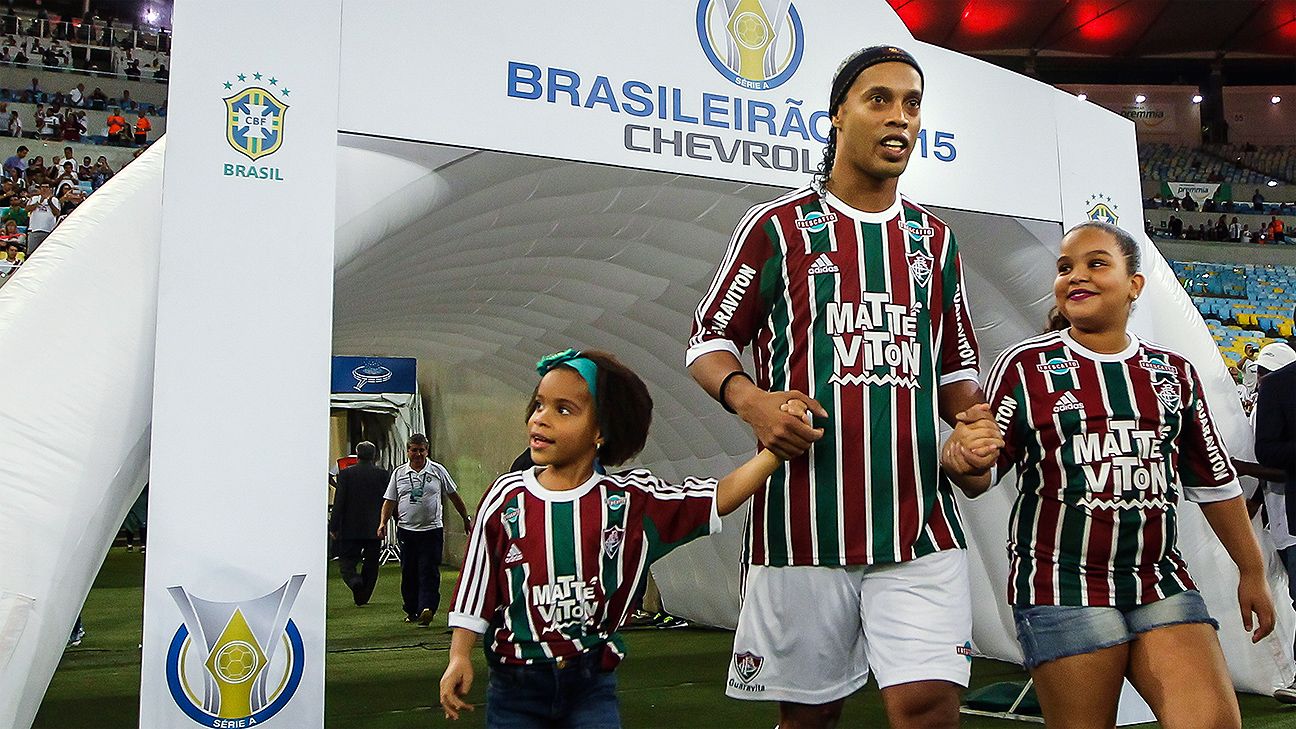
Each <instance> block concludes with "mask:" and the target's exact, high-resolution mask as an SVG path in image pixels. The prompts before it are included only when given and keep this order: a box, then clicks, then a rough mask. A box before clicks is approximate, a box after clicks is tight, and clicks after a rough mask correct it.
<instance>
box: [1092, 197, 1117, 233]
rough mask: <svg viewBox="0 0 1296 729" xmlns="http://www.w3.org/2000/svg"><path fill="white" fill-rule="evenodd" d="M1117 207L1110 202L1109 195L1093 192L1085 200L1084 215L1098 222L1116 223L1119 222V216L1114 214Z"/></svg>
mask: <svg viewBox="0 0 1296 729" xmlns="http://www.w3.org/2000/svg"><path fill="white" fill-rule="evenodd" d="M1118 209H1119V207H1118V206H1117V205H1116V203H1114V202H1112V198H1111V195H1104V194H1103V193H1101V192H1100V193H1095V194H1093V195H1091V196H1089V199H1088V200H1085V215H1087V216H1088V217H1089V219H1090V220H1092V221H1095V222H1098V223H1107V224H1108V225H1116V224H1117V223H1119V222H1120V216H1119V215H1117V214H1116V211H1117V210H1118Z"/></svg>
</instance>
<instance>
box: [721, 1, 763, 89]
mask: <svg viewBox="0 0 1296 729" xmlns="http://www.w3.org/2000/svg"><path fill="white" fill-rule="evenodd" d="M725 30H728V31H729V41H730V44H731V45H730V49H731V51H730V53H731V58H732V57H734V56H736V58H737V68H735V69H734V70H735V71H737V72H738V75H739V76H742V77H743V78H746V79H751V80H753V81H764V80H765V79H767V78H769V77H770V76H772V75H774V74H772V73H771V71H772V70H773V69H772V68H771V63H770V59H769V56H770V51H771V50H772V47H773V45H774V37H775V36H774V25H773V23H771V22H770V20H769V18H768V17H766V15H765V8H763V7H761V4H760V0H740V1H739V3H738V5H737V6H736V7H735V8H734V9H733V10H732V11H731V14H730V15H729V23H728V24H727V25H726V26H725Z"/></svg>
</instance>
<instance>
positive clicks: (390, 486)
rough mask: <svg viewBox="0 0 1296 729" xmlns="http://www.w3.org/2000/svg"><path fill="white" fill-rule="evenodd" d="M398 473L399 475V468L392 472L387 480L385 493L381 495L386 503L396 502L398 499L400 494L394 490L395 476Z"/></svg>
mask: <svg viewBox="0 0 1296 729" xmlns="http://www.w3.org/2000/svg"><path fill="white" fill-rule="evenodd" d="M398 473H400V469H399V468H398V469H396V470H394V471H392V472H391V476H390V477H389V478H388V479H387V492H386V493H384V494H383V498H384V499H387V500H388V501H397V500H399V499H400V494H399V493H398V492H397V490H396V474H398Z"/></svg>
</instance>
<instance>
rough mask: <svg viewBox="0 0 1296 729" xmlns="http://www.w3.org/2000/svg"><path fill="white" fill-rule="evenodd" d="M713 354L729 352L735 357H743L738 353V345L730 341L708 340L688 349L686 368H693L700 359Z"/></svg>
mask: <svg viewBox="0 0 1296 729" xmlns="http://www.w3.org/2000/svg"><path fill="white" fill-rule="evenodd" d="M712 352H728V353H730V354H732V355H733V356H735V357H738V356H741V355H739V353H738V345H736V344H734V343H733V342H731V341H729V340H728V339H708V340H706V341H705V342H702V343H701V344H695V345H693V346H692V347H689V348H688V352H687V353H685V355H684V366H685V367H691V366H692V365H693V363H694V362H695V361H697V359H698V358H699V357H701V356H702V355H705V354H711V353H712Z"/></svg>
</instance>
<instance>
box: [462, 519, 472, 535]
mask: <svg viewBox="0 0 1296 729" xmlns="http://www.w3.org/2000/svg"><path fill="white" fill-rule="evenodd" d="M463 523H464V534H471V533H472V524H473V518H472V514H464V515H463Z"/></svg>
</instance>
